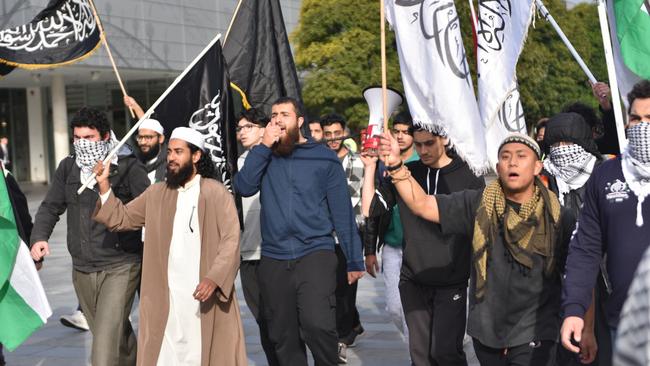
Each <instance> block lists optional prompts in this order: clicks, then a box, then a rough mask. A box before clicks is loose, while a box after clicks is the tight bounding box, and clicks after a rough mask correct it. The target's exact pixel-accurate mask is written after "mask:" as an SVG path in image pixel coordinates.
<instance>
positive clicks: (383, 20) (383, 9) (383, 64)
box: [379, 0, 388, 132]
mask: <svg viewBox="0 0 650 366" xmlns="http://www.w3.org/2000/svg"><path fill="white" fill-rule="evenodd" d="M380 4H381V9H380V11H379V17H380V18H381V19H380V21H381V26H380V29H381V99H382V105H383V106H382V110H383V112H384V113H383V114H384V131H383V132H387V131H388V80H387V76H386V2H385V0H380Z"/></svg>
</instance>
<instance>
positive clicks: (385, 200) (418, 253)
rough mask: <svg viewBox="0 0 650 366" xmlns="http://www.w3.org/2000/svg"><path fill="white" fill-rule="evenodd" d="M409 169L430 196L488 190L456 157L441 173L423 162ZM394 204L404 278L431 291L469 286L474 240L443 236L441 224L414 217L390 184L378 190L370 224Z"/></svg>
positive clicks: (415, 162)
mask: <svg viewBox="0 0 650 366" xmlns="http://www.w3.org/2000/svg"><path fill="white" fill-rule="evenodd" d="M406 166H407V167H408V169H409V170H410V171H411V175H412V176H413V178H414V179H415V180H416V181H417V182H418V183H419V184H420V186H421V187H422V189H424V191H425V192H427V194H429V195H433V194H449V193H452V192H457V191H462V190H465V189H481V188H483V187H485V181H484V179H483V178H479V177H476V176H475V175H474V174H473V173H472V171H471V170H470V169H469V167H468V166H467V164H466V163H465V162H463V161H462V160H461V159H460V158H458V157H455V156H454V157H452V161H451V163H450V164H449V165H447V166H445V167H443V168H441V169H436V168H430V167H428V166H426V165H424V164H423V163H422V161H421V160H417V161H413V162H410V163H408V164H406ZM395 204H398V205H399V209H400V220H401V221H402V227H403V228H404V252H403V257H402V272H401V278H402V279H403V280H410V281H413V282H416V283H418V284H421V285H424V286H432V287H457V286H467V280H468V278H469V270H470V264H471V247H472V242H471V238H468V237H466V236H461V235H447V236H445V235H443V234H442V233H441V230H440V225H439V224H436V223H433V222H431V221H427V220H424V219H422V218H420V217H418V216H415V215H414V214H413V213H412V212H411V210H410V209H409V208H408V206H406V204H405V203H404V201H402V199H401V198H399V195H398V194H397V192H396V190H395V187H394V186H393V185H392V184H391V183H388V184H384V185H382V186H381V187H379V189H377V193H376V194H375V196H374V197H373V200H372V203H371V206H370V219H371V220H370V221H372V218H377V217H380V216H381V215H382V214H383V213H385V212H387V211H388V210H390V208H391V207H393V206H394V205H395ZM368 240H371V239H368ZM375 240H376V239H375Z"/></svg>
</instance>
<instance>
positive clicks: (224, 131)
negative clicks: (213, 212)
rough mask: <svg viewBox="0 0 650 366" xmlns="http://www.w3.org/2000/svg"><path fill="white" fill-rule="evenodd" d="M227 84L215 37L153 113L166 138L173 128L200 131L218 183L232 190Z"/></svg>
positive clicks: (234, 145) (234, 147)
mask: <svg viewBox="0 0 650 366" xmlns="http://www.w3.org/2000/svg"><path fill="white" fill-rule="evenodd" d="M229 85H230V79H229V77H228V69H227V68H226V62H225V60H224V58H223V53H222V51H221V43H220V41H216V40H215V41H213V44H212V46H211V47H210V48H209V49H208V50H207V51H206V52H205V53H204V54H203V56H202V57H201V58H199V59H198V60H197V61H196V62H195V63H194V64H193V65H191V66H190V69H189V70H188V72H187V73H186V74H185V76H184V77H183V78H182V79H181V80H180V81H179V82H178V84H176V86H175V87H174V88H173V89H172V90H171V91H170V92H169V93H168V94H167V96H166V97H165V98H164V99H163V100H162V101H160V103H159V104H158V106H157V107H156V108H155V110H154V113H155V118H156V119H157V120H158V121H160V123H161V124H162V125H163V127H164V128H165V134H166V135H167V137H168V138H169V136H170V135H171V133H172V131H173V130H174V128H176V127H191V128H193V129H195V130H197V131H199V132H201V133H202V134H203V135H204V138H205V146H206V150H207V152H208V153H209V154H210V157H211V158H212V161H213V162H214V163H215V165H216V167H217V171H218V173H219V175H220V177H221V182H222V183H223V184H224V185H225V186H226V187H227V188H228V189H229V190H230V191H232V187H231V182H232V176H233V174H234V173H235V172H236V169H237V140H236V135H235V133H236V132H235V129H236V127H237V126H236V122H235V117H234V113H233V104H232V96H231V94H230V87H229Z"/></svg>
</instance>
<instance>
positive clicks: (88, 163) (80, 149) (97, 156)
mask: <svg viewBox="0 0 650 366" xmlns="http://www.w3.org/2000/svg"><path fill="white" fill-rule="evenodd" d="M117 143H118V141H117V139H116V137H115V134H114V133H113V131H111V138H110V139H108V140H107V141H103V140H102V141H90V140H86V139H79V140H77V141H75V142H74V144H73V146H74V154H75V163H76V164H77V166H78V167H79V169H81V180H82V183H83V182H85V181H87V180H88V179H89V178H90V176H91V175H92V174H93V168H94V167H95V165H96V164H97V162H98V161H100V160H104V158H106V156H107V155H108V154H109V153H110V152H111V150H113V148H114V147H115V146H116V145H117ZM111 164H117V154H115V156H113V159H112V160H111ZM92 185H94V182H93V184H92Z"/></svg>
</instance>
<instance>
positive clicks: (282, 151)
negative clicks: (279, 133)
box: [272, 128, 300, 157]
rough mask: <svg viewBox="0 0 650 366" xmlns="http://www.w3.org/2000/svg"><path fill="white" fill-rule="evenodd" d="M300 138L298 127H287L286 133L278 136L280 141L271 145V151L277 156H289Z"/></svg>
mask: <svg viewBox="0 0 650 366" xmlns="http://www.w3.org/2000/svg"><path fill="white" fill-rule="evenodd" d="M299 139H300V132H299V131H298V128H291V129H287V134H286V135H285V136H283V137H281V138H280V141H278V142H276V143H275V145H273V148H272V150H273V153H274V154H275V155H278V156H283V157H286V156H289V155H291V153H292V152H293V149H294V148H295V147H296V143H297V142H298V140H299Z"/></svg>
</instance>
